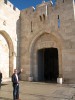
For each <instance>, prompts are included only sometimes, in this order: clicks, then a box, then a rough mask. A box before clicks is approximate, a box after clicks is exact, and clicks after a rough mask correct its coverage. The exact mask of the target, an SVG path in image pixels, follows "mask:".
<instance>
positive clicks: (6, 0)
mask: <svg viewBox="0 0 75 100" xmlns="http://www.w3.org/2000/svg"><path fill="white" fill-rule="evenodd" d="M2 1H3V3H4V4H5V5H7V6H8V7H10V8H11V9H12V10H13V11H16V12H17V11H19V9H18V8H16V7H15V6H14V5H13V4H12V3H11V2H10V1H9V0H2Z"/></svg>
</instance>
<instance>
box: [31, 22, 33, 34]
mask: <svg viewBox="0 0 75 100" xmlns="http://www.w3.org/2000/svg"><path fill="white" fill-rule="evenodd" d="M31 32H33V30H32V21H31Z"/></svg>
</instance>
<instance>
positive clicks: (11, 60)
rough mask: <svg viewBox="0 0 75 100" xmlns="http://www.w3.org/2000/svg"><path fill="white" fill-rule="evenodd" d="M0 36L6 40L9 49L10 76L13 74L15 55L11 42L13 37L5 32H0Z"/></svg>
mask: <svg viewBox="0 0 75 100" xmlns="http://www.w3.org/2000/svg"><path fill="white" fill-rule="evenodd" d="M0 34H1V35H2V36H3V37H4V38H5V40H6V42H7V44H8V47H9V76H11V75H12V73H13V58H14V57H13V56H14V55H13V54H14V46H13V42H12V40H11V37H10V36H9V35H8V33H7V32H5V31H4V30H0Z"/></svg>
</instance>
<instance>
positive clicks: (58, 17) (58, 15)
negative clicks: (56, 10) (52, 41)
mask: <svg viewBox="0 0 75 100" xmlns="http://www.w3.org/2000/svg"><path fill="white" fill-rule="evenodd" d="M58 28H60V18H59V15H58Z"/></svg>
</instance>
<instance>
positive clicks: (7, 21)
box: [0, 0, 20, 78]
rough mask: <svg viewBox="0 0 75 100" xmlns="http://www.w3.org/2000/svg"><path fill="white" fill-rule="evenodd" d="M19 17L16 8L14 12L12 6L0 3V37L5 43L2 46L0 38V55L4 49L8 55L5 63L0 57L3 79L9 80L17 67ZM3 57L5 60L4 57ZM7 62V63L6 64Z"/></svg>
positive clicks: (2, 0) (2, 1)
mask: <svg viewBox="0 0 75 100" xmlns="http://www.w3.org/2000/svg"><path fill="white" fill-rule="evenodd" d="M19 16H20V11H19V10H18V9H17V8H16V9H15V10H14V9H13V5H12V4H11V3H10V2H7V4H6V3H4V0H1V1H0V36H1V37H3V38H4V40H3V41H6V44H4V42H3V41H2V40H1V38H0V40H1V44H2V46H3V48H2V51H1V52H0V53H1V54H4V51H3V49H4V50H5V52H6V54H8V56H7V58H6V60H5V61H4V60H2V58H1V57H0V61H3V62H4V65H2V64H1V63H0V70H1V71H2V73H3V78H9V76H11V74H12V73H13V69H14V68H16V66H17V67H18V66H19V60H17V58H19V55H17V54H18V49H17V48H18V46H19V34H20V28H18V27H19V26H20V18H19ZM4 46H5V47H4ZM6 47H7V49H6ZM8 51H9V53H8ZM3 57H4V58H5V56H4V55H3ZM4 58H3V59H4ZM7 60H8V61H7ZM7 62H9V63H8V64H7ZM16 64H17V65H16ZM1 66H2V67H1ZM5 69H6V70H5ZM3 70H5V71H6V72H5V73H7V74H4V71H3ZM7 70H8V71H7Z"/></svg>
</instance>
